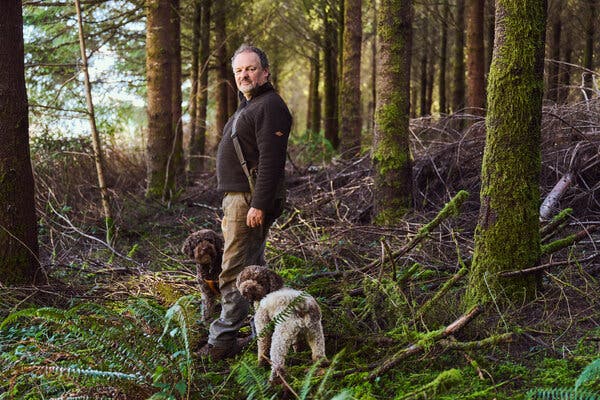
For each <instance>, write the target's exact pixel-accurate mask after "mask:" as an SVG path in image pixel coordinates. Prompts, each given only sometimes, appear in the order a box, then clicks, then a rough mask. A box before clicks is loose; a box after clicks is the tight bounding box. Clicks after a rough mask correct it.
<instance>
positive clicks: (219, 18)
mask: <svg viewBox="0 0 600 400" xmlns="http://www.w3.org/2000/svg"><path fill="white" fill-rule="evenodd" d="M226 13H227V8H226V2H225V1H217V2H216V9H215V42H216V43H215V46H216V50H217V57H216V58H217V87H216V102H217V115H216V130H217V139H220V138H221V135H222V134H223V128H225V124H226V123H227V118H228V115H227V114H228V110H229V107H228V95H227V82H228V74H230V73H231V70H230V69H229V68H228V62H227V60H228V57H227V32H226V18H225V16H226Z"/></svg>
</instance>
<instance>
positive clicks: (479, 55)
mask: <svg viewBox="0 0 600 400" xmlns="http://www.w3.org/2000/svg"><path fill="white" fill-rule="evenodd" d="M484 11H485V1H484V0H467V106H468V107H469V108H470V110H469V112H471V113H473V114H477V115H483V113H484V112H483V111H484V110H483V109H484V107H485V77H484V75H485V51H484V47H483V22H484V19H483V16H484Z"/></svg>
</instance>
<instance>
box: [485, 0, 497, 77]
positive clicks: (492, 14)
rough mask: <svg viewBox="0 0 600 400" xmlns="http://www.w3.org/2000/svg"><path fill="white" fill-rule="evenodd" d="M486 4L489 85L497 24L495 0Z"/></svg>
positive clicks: (486, 70)
mask: <svg viewBox="0 0 600 400" xmlns="http://www.w3.org/2000/svg"><path fill="white" fill-rule="evenodd" d="M486 6H487V11H486V21H487V47H486V48H485V76H486V86H487V77H488V75H489V73H490V66H491V65H492V55H493V53H494V29H495V24H496V4H495V0H487V3H486Z"/></svg>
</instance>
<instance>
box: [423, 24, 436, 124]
mask: <svg viewBox="0 0 600 400" xmlns="http://www.w3.org/2000/svg"><path fill="white" fill-rule="evenodd" d="M436 40H437V31H435V30H434V31H433V32H432V33H431V36H430V37H429V38H428V39H427V48H428V50H427V53H428V55H427V60H428V63H427V91H426V99H425V110H426V111H427V115H431V107H432V106H433V86H434V85H433V84H434V82H433V81H434V76H435V61H436V57H434V52H433V50H432V49H433V43H435V41H436Z"/></svg>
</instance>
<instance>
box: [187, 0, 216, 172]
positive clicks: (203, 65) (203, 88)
mask: <svg viewBox="0 0 600 400" xmlns="http://www.w3.org/2000/svg"><path fill="white" fill-rule="evenodd" d="M200 5H201V17H200V24H199V25H200V32H199V35H200V37H199V45H200V48H199V52H198V53H199V54H198V58H199V60H198V64H199V65H198V76H199V77H198V90H197V91H196V102H197V104H198V110H197V112H196V113H194V114H193V115H194V120H195V121H196V122H195V124H194V126H196V134H194V135H193V136H192V138H191V139H190V157H189V163H188V170H189V173H190V174H191V175H193V174H195V173H197V172H200V171H202V170H203V168H204V161H203V158H202V156H204V153H205V151H206V150H205V147H206V111H207V107H208V59H209V55H210V9H211V6H212V0H200Z"/></svg>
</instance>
